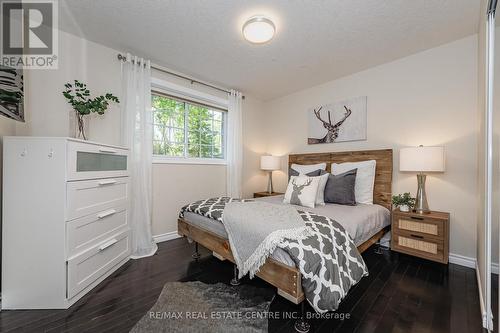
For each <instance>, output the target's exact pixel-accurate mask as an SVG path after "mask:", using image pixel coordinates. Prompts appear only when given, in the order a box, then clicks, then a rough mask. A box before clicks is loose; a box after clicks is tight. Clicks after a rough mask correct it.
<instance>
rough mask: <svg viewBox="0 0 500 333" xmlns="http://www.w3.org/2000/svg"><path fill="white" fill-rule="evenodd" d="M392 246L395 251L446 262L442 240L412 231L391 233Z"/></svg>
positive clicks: (446, 257) (446, 256)
mask: <svg viewBox="0 0 500 333" xmlns="http://www.w3.org/2000/svg"><path fill="white" fill-rule="evenodd" d="M393 237H394V238H393V240H392V248H393V250H395V251H398V252H402V253H406V254H410V255H414V256H418V257H421V258H425V259H430V260H434V261H439V262H442V263H447V262H448V254H446V255H445V253H444V242H443V241H438V240H435V239H433V238H431V237H426V236H422V235H421V234H417V233H414V232H399V233H394V234H393Z"/></svg>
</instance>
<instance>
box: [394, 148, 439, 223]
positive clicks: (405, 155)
mask: <svg viewBox="0 0 500 333" xmlns="http://www.w3.org/2000/svg"><path fill="white" fill-rule="evenodd" d="M399 171H410V172H417V183H418V189H417V198H416V201H415V212H417V213H419V214H425V213H429V212H430V210H429V205H428V203H427V195H426V194H425V178H426V175H425V173H426V172H444V147H424V146H418V147H409V148H401V150H400V151H399Z"/></svg>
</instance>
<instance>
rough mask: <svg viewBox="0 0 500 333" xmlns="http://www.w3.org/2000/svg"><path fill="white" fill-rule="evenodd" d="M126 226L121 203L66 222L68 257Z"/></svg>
mask: <svg viewBox="0 0 500 333" xmlns="http://www.w3.org/2000/svg"><path fill="white" fill-rule="evenodd" d="M127 226H128V223H127V210H126V207H125V206H123V205H122V206H117V207H115V208H111V209H108V210H104V211H101V212H97V213H95V214H90V215H87V216H84V217H80V218H78V219H75V220H72V221H70V222H68V223H66V249H67V252H66V253H67V256H68V258H71V257H73V256H75V255H77V254H78V253H81V252H83V251H85V250H87V249H89V248H91V247H93V246H95V245H97V244H99V243H100V242H102V241H104V240H105V239H107V238H109V237H110V236H112V235H113V234H116V233H117V232H119V231H120V230H121V229H125V228H127Z"/></svg>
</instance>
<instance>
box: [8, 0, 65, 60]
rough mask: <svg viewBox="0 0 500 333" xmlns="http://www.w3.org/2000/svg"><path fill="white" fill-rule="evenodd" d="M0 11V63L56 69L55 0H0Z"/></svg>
mask: <svg viewBox="0 0 500 333" xmlns="http://www.w3.org/2000/svg"><path fill="white" fill-rule="evenodd" d="M1 11H2V34H1V37H2V43H1V46H2V50H1V64H0V65H3V66H8V67H13V68H23V67H24V68H30V69H31V68H40V69H57V51H58V43H57V42H58V30H57V19H58V17H57V2H56V0H43V1H41V0H31V1H19V0H17V1H13V0H4V1H2V6H1Z"/></svg>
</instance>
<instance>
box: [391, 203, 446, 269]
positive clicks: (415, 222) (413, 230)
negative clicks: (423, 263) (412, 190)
mask: <svg viewBox="0 0 500 333" xmlns="http://www.w3.org/2000/svg"><path fill="white" fill-rule="evenodd" d="M391 230H392V231H391V232H392V239H391V249H392V250H393V251H397V252H401V253H406V254H409V255H412V256H416V257H420V258H424V259H429V260H433V261H437V262H440V263H443V264H447V263H448V248H449V234H450V214H449V213H444V212H434V211H431V212H430V213H428V214H417V213H413V212H401V211H399V210H394V211H393V212H392V227H391Z"/></svg>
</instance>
